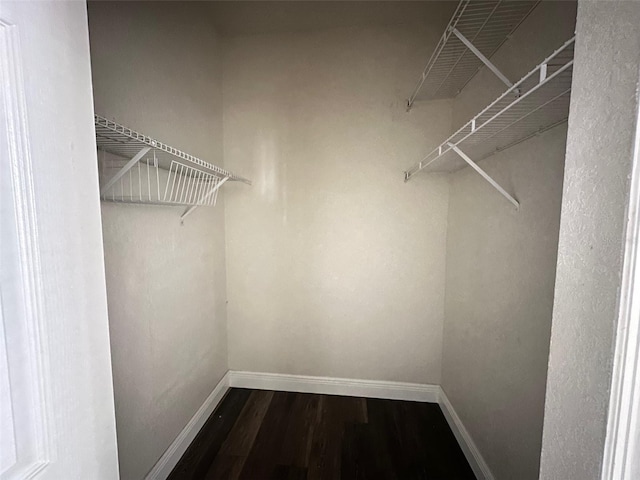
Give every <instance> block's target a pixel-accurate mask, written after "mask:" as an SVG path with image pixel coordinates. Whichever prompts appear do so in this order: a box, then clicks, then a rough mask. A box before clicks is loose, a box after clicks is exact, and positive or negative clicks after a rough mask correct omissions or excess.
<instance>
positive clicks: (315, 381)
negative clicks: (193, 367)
mask: <svg viewBox="0 0 640 480" xmlns="http://www.w3.org/2000/svg"><path fill="white" fill-rule="evenodd" d="M229 386H230V387H236V388H253V389H256V390H278V391H284V392H298V393H320V394H325V395H345V396H349V397H367V398H385V399H390V400H410V401H416V402H433V403H437V402H438V399H439V393H440V387H439V386H438V385H427V384H420V383H403V382H384V381H376V380H356V379H348V378H332V377H309V376H304V375H284V374H280V373H262V372H239V371H233V370H232V371H229Z"/></svg>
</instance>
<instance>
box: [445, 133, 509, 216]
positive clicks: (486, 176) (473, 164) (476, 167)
mask: <svg viewBox="0 0 640 480" xmlns="http://www.w3.org/2000/svg"><path fill="white" fill-rule="evenodd" d="M448 145H449V147H451V150H453V151H454V152H456V153H457V154H458V155H459V156H460V158H462V159H463V160H464V161H465V162H467V163H468V164H469V166H470V167H471V168H473V169H474V170H475V171H476V172H478V173H479V174H480V175H482V178H484V179H485V180H486V181H487V182H489V183H490V184H491V186H492V187H493V188H495V189H496V190H498V192H500V194H501V195H502V196H503V197H504V198H506V199H507V200H509V201H510V202H511V203H512V204H513V205H514V206H515V207H516V210H519V209H520V202H518V201H517V200H516V199H515V198H513V197H512V196H511V195H509V193H508V192H507V191H506V190H505V189H504V188H502V187H501V186H500V184H499V183H498V182H496V181H495V180H494V179H493V178H491V176H490V175H489V174H488V173H487V172H485V171H484V170H483V169H482V168H480V166H479V165H478V164H477V163H476V162H474V161H473V160H471V159H470V158H469V156H468V155H466V154H465V153H464V152H463V151H462V150H460V149H459V148H458V147H456V146H455V145H454V144H453V143H449V144H448Z"/></svg>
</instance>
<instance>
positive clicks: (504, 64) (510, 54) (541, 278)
mask: <svg viewBox="0 0 640 480" xmlns="http://www.w3.org/2000/svg"><path fill="white" fill-rule="evenodd" d="M575 14H576V4H575V3H574V2H553V3H543V4H542V5H540V6H539V7H538V8H536V10H534V12H533V13H532V14H531V16H530V17H528V19H527V20H526V21H525V22H524V23H523V24H522V25H521V26H520V28H519V29H518V30H517V31H516V32H515V34H514V36H513V37H512V39H510V40H509V41H508V42H507V43H505V45H504V46H503V47H502V48H501V49H500V51H499V52H497V54H496V55H494V56H493V57H492V60H493V61H494V62H495V64H496V65H497V66H498V67H499V68H501V69H502V70H503V71H504V73H505V74H506V75H507V76H508V77H509V78H511V79H519V78H521V77H522V76H523V75H525V74H526V73H528V72H529V71H530V70H531V69H532V68H533V67H534V66H535V65H536V64H537V63H538V62H540V61H541V60H543V59H544V58H545V57H547V56H548V55H550V54H551V52H553V51H554V50H555V49H556V48H558V47H559V46H561V45H562V44H563V43H564V42H565V41H566V40H568V39H569V38H571V36H572V35H573V30H574V23H575ZM540 31H544V32H545V35H544V36H540V35H537V34H536V33H537V32H540ZM503 91H504V86H503V85H502V84H501V83H500V81H499V80H498V79H497V78H496V77H495V76H494V75H493V74H492V73H491V72H490V71H488V70H487V69H483V70H482V71H480V72H479V74H478V75H477V76H476V77H475V78H474V79H473V80H472V82H471V83H470V84H469V85H468V86H467V88H465V90H463V91H462V93H461V94H460V95H459V96H458V97H457V98H456V100H455V104H454V114H453V119H454V124H455V125H456V126H458V125H461V124H462V123H464V122H466V121H468V120H469V119H470V118H471V117H473V115H475V114H476V113H477V112H478V111H479V110H480V109H481V108H483V107H484V106H486V105H487V104H488V103H489V102H490V101H491V100H493V99H494V98H496V97H497V96H498V95H499V94H500V93H501V92H503ZM566 132H567V127H566V125H562V126H559V127H556V128H555V129H553V130H550V131H548V132H546V133H545V134H543V135H540V136H539V137H536V138H533V139H531V140H528V141H527V142H524V143H522V144H520V145H518V146H515V147H513V148H511V149H509V150H506V151H504V152H502V153H500V154H497V155H495V156H493V157H491V158H489V159H487V160H485V161H483V162H481V166H482V167H483V168H485V169H486V170H487V171H488V173H489V174H490V175H491V176H492V177H493V178H495V179H496V180H497V181H498V182H499V183H500V184H501V185H502V186H504V187H505V188H506V189H507V191H509V192H510V193H512V194H514V195H515V196H516V198H517V199H518V200H519V201H520V204H521V208H520V210H519V211H516V210H515V209H514V208H513V206H512V205H511V204H510V203H509V202H508V201H507V200H506V199H505V198H503V197H502V196H501V195H500V194H499V193H498V192H497V191H496V190H495V189H494V188H493V187H491V185H490V184H489V183H487V182H486V181H485V180H484V179H483V178H482V177H480V175H478V174H477V173H476V172H475V171H474V170H472V169H470V168H465V169H463V170H461V171H459V172H457V173H455V174H454V175H453V177H452V181H451V190H450V192H451V194H450V200H449V217H448V225H449V226H448V233H447V283H446V311H445V313H446V320H445V326H444V344H443V360H442V363H443V371H442V387H443V389H444V390H445V392H446V394H447V396H448V397H449V399H450V400H451V402H452V404H453V406H454V408H455V409H456V411H457V413H458V415H459V416H460V418H461V420H462V422H463V423H464V425H465V427H466V428H467V429H468V431H469V433H470V434H471V436H472V438H473V440H474V442H475V443H476V445H477V446H478V448H479V450H480V452H481V454H482V455H483V457H484V459H485V460H486V462H487V464H488V466H489V468H490V469H491V471H492V472H493V474H494V475H495V478H496V479H498V480H509V479H518V480H533V479H537V477H538V470H539V463H540V448H541V443H542V425H543V414H544V398H545V385H546V374H547V361H548V353H549V337H550V332H551V317H552V307H553V292H554V280H555V268H556V253H557V245H558V243H557V242H558V230H559V225H560V209H561V198H562V178H563V165H564V154H565V141H566ZM558 478H561V477H558Z"/></svg>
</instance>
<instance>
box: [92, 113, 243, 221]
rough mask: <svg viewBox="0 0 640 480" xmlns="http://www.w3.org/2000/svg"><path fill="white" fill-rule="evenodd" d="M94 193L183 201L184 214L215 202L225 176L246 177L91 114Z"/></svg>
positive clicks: (124, 199)
mask: <svg viewBox="0 0 640 480" xmlns="http://www.w3.org/2000/svg"><path fill="white" fill-rule="evenodd" d="M95 129H96V143H97V146H98V163H99V170H100V198H101V199H102V200H104V201H109V202H117V203H135V204H150V205H173V206H185V207H187V209H186V210H185V211H184V213H183V214H182V216H181V219H184V218H185V217H186V216H188V215H189V214H190V213H191V212H193V210H194V209H195V208H197V207H200V206H213V205H215V204H216V201H217V197H218V192H219V190H220V187H222V185H224V184H225V183H226V182H227V181H237V182H242V183H246V184H248V185H251V182H250V181H249V180H247V179H246V178H243V177H241V176H239V175H236V174H234V173H232V172H229V171H227V170H225V169H223V168H220V167H218V166H216V165H213V164H211V163H208V162H205V161H204V160H201V159H199V158H197V157H194V156H193V155H189V154H188V153H185V152H183V151H181V150H178V149H176V148H173V147H171V146H169V145H167V144H165V143H162V142H160V141H158V140H155V139H153V138H151V137H148V136H146V135H143V134H141V133H138V132H136V131H134V130H131V129H130V128H127V127H125V126H123V125H120V124H119V123H116V122H113V121H111V120H108V119H106V118H104V117H101V116H100V115H95Z"/></svg>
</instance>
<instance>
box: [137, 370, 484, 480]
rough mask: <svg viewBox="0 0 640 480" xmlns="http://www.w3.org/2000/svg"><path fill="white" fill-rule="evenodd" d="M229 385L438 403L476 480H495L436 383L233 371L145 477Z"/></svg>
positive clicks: (163, 472) (171, 460) (165, 467)
mask: <svg viewBox="0 0 640 480" xmlns="http://www.w3.org/2000/svg"><path fill="white" fill-rule="evenodd" d="M230 387H236V388H252V389H256V390H276V391H284V392H299V393H318V394H325V395H344V396H350V397H367V398H383V399H389V400H408V401H415V402H431V403H438V404H439V405H440V408H441V409H442V412H443V413H444V416H445V418H446V419H447V422H448V423H449V427H450V428H451V430H452V431H453V434H454V435H455V437H456V439H457V440H458V443H459V444H460V448H461V449H462V451H463V453H464V455H465V457H466V458H467V461H468V462H469V465H470V466H471V468H472V469H473V472H474V473H475V475H476V477H477V478H478V480H495V479H494V476H493V474H492V473H491V470H490V469H489V467H488V465H487V463H486V462H485V461H484V459H483V458H482V455H481V454H480V451H479V450H478V448H477V446H476V445H475V443H474V442H473V439H472V438H471V435H469V432H468V431H467V429H466V428H465V427H464V425H463V424H462V421H461V420H460V417H458V414H457V413H456V412H455V410H454V409H453V405H451V402H450V401H449V399H448V398H447V395H446V394H445V393H444V391H443V390H442V388H441V387H440V386H439V385H428V384H421V383H404V382H384V381H375V380H356V379H347V378H331V377H309V376H304V375H284V374H279V373H260V372H240V371H233V370H230V371H228V372H227V373H226V374H225V376H224V377H222V380H220V382H219V383H218V385H216V387H215V388H214V390H213V391H212V392H211V394H210V395H209V396H208V397H207V399H206V400H205V402H204V403H203V404H202V406H201V407H200V408H199V409H198V411H197V412H196V414H195V415H194V416H193V418H191V420H190V421H189V423H187V425H186V426H185V427H184V428H183V429H182V431H181V432H180V434H179V435H178V436H177V437H176V439H175V440H174V441H173V443H172V444H171V445H170V446H169V448H168V449H167V451H166V452H165V453H164V454H163V455H162V457H160V460H158V462H157V463H156V464H155V466H154V467H153V468H152V469H151V471H150V472H149V473H148V474H147V476H146V477H145V480H165V479H166V478H167V477H168V476H169V474H170V473H171V471H172V470H173V468H174V467H175V466H176V464H177V463H178V461H179V460H180V458H181V457H182V455H184V452H185V451H186V450H187V447H188V446H189V445H190V444H191V442H192V441H193V440H194V438H195V437H196V435H197V434H198V432H199V431H200V429H201V428H202V426H203V425H204V424H205V422H206V421H207V419H208V418H209V417H210V416H211V414H212V413H213V411H214V410H215V408H216V407H217V406H218V404H219V403H220V400H222V397H223V396H224V394H225V393H226V392H227V390H228V389H229V388H230Z"/></svg>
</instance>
